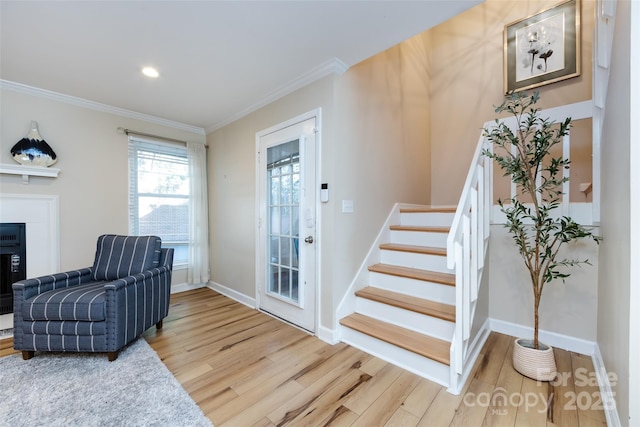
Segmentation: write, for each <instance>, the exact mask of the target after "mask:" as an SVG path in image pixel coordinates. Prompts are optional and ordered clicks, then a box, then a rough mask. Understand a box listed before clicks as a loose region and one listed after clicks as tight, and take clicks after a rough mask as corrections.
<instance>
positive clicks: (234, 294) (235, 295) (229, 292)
mask: <svg viewBox="0 0 640 427" xmlns="http://www.w3.org/2000/svg"><path fill="white" fill-rule="evenodd" d="M207 288H209V289H213V290H214V291H216V292H218V293H221V294H222V295H224V296H226V297H229V298H231V299H232V300H234V301H238V302H239V303H240V304H244V305H246V306H247V307H251V308H253V309H256V308H258V307H257V305H256V299H255V298H251V297H249V296H247V295H245V294H241V293H240V292H238V291H236V290H233V289H231V288H228V287H226V286H224V285H221V284H220V283H216V282H212V281H210V282H209V283H208V284H207Z"/></svg>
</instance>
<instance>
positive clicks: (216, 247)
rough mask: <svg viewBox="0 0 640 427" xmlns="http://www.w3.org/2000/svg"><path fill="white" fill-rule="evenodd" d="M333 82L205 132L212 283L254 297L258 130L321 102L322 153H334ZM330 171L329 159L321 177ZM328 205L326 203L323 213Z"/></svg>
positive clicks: (328, 179)
mask: <svg viewBox="0 0 640 427" xmlns="http://www.w3.org/2000/svg"><path fill="white" fill-rule="evenodd" d="M333 84H334V78H333V77H326V78H324V79H322V80H320V81H318V82H316V83H314V84H311V85H309V86H306V87H304V88H303V89H300V90H298V91H296V92H295V93H293V94H290V95H288V96H287V97H285V98H282V99H280V100H278V101H276V102H274V103H272V104H269V105H268V106H267V107H264V108H262V109H260V110H258V111H256V112H254V113H252V114H249V115H248V116H246V117H243V118H242V119H240V120H237V121H235V122H233V123H231V124H229V125H227V126H225V127H223V128H221V129H218V130H217V131H215V132H213V133H210V134H209V135H207V141H208V144H209V158H208V168H209V216H210V225H209V235H210V242H211V251H210V253H211V255H210V256H211V280H212V281H213V282H215V283H217V284H220V285H223V286H226V287H228V288H230V289H232V290H233V291H235V292H237V293H239V294H242V295H245V296H247V297H249V298H255V295H256V293H255V291H256V288H255V287H256V273H255V262H256V251H255V249H256V248H255V243H256V224H257V218H256V133H257V132H259V131H261V130H264V129H266V128H269V127H271V126H274V125H276V124H278V123H282V122H284V121H286V120H288V119H290V118H293V117H296V116H298V115H300V114H303V113H306V112H308V111H311V110H314V109H316V108H318V107H320V108H321V109H322V120H323V124H322V142H321V143H322V150H323V155H324V153H325V152H328V153H331V152H332V151H331V149H330V145H331V144H329V143H327V142H326V141H331V140H332V133H331V132H332V120H331V117H332V115H333ZM325 171H327V172H325ZM330 171H331V162H330V161H327V160H325V162H324V164H323V170H322V171H321V172H320V173H321V180H323V181H322V182H331V176H330ZM326 209H327V205H322V212H321V215H323V217H324V216H325V212H326ZM324 228H325V230H324V231H325V233H330V229H329V230H327V228H328V227H324ZM329 235H330V234H329ZM327 247H330V245H329V244H328V242H327V243H324V242H323V248H327ZM330 291H331V289H330V288H328V289H323V292H327V293H328V294H329V295H330ZM323 296H324V295H323Z"/></svg>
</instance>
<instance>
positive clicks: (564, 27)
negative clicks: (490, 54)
mask: <svg viewBox="0 0 640 427" xmlns="http://www.w3.org/2000/svg"><path fill="white" fill-rule="evenodd" d="M579 75H580V0H568V1H564V2H562V3H559V4H557V5H555V6H553V7H551V8H549V9H546V10H544V11H541V12H538V13H536V14H535V15H531V16H529V17H527V18H524V19H520V20H518V21H515V22H512V23H510V24H507V25H505V26H504V91H505V93H511V92H518V91H521V90H528V89H532V88H535V87H538V86H542V85H546V84H550V83H555V82H559V81H561V80H565V79H570V78H573V77H577V76H579Z"/></svg>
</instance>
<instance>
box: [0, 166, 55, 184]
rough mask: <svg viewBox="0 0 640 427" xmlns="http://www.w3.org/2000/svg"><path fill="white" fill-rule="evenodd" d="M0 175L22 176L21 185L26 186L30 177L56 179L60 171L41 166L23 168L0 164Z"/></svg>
mask: <svg viewBox="0 0 640 427" xmlns="http://www.w3.org/2000/svg"><path fill="white" fill-rule="evenodd" d="M0 173H4V174H10V175H22V183H23V184H28V183H29V177H31V176H45V177H49V178H57V177H58V174H59V173H60V169H56V168H45V167H43V166H25V165H17V164H14V165H9V164H6V163H2V164H0Z"/></svg>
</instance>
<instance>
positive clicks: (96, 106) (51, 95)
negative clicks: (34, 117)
mask: <svg viewBox="0 0 640 427" xmlns="http://www.w3.org/2000/svg"><path fill="white" fill-rule="evenodd" d="M0 88H2V89H8V90H12V91H14V92H20V93H24V94H27V95H32V96H37V97H40V98H45V99H49V100H52V101H57V102H63V103H65V104H70V105H75V106H76V107H81V108H87V109H89V110H95V111H100V112H103V113H109V114H115V115H117V116H122V117H128V118H131V119H136V120H142V121H145V122H149V123H155V124H158V125H162V126H167V127H170V128H173V129H180V130H184V131H187V132H193V133H195V134H198V135H205V130H204V129H203V128H201V127H197V126H192V125H188V124H185V123H180V122H176V121H173V120H167V119H163V118H160V117H156V116H151V115H149V114H143V113H137V112H135V111H131V110H126V109H124V108H118V107H113V106H111V105H106V104H101V103H99V102H95V101H89V100H87V99H82V98H78V97H75V96H71V95H65V94H62V93H58V92H53V91H50V90H46V89H40V88H37V87H33V86H28V85H25V84H22V83H16V82H12V81H9V80H3V79H0Z"/></svg>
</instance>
